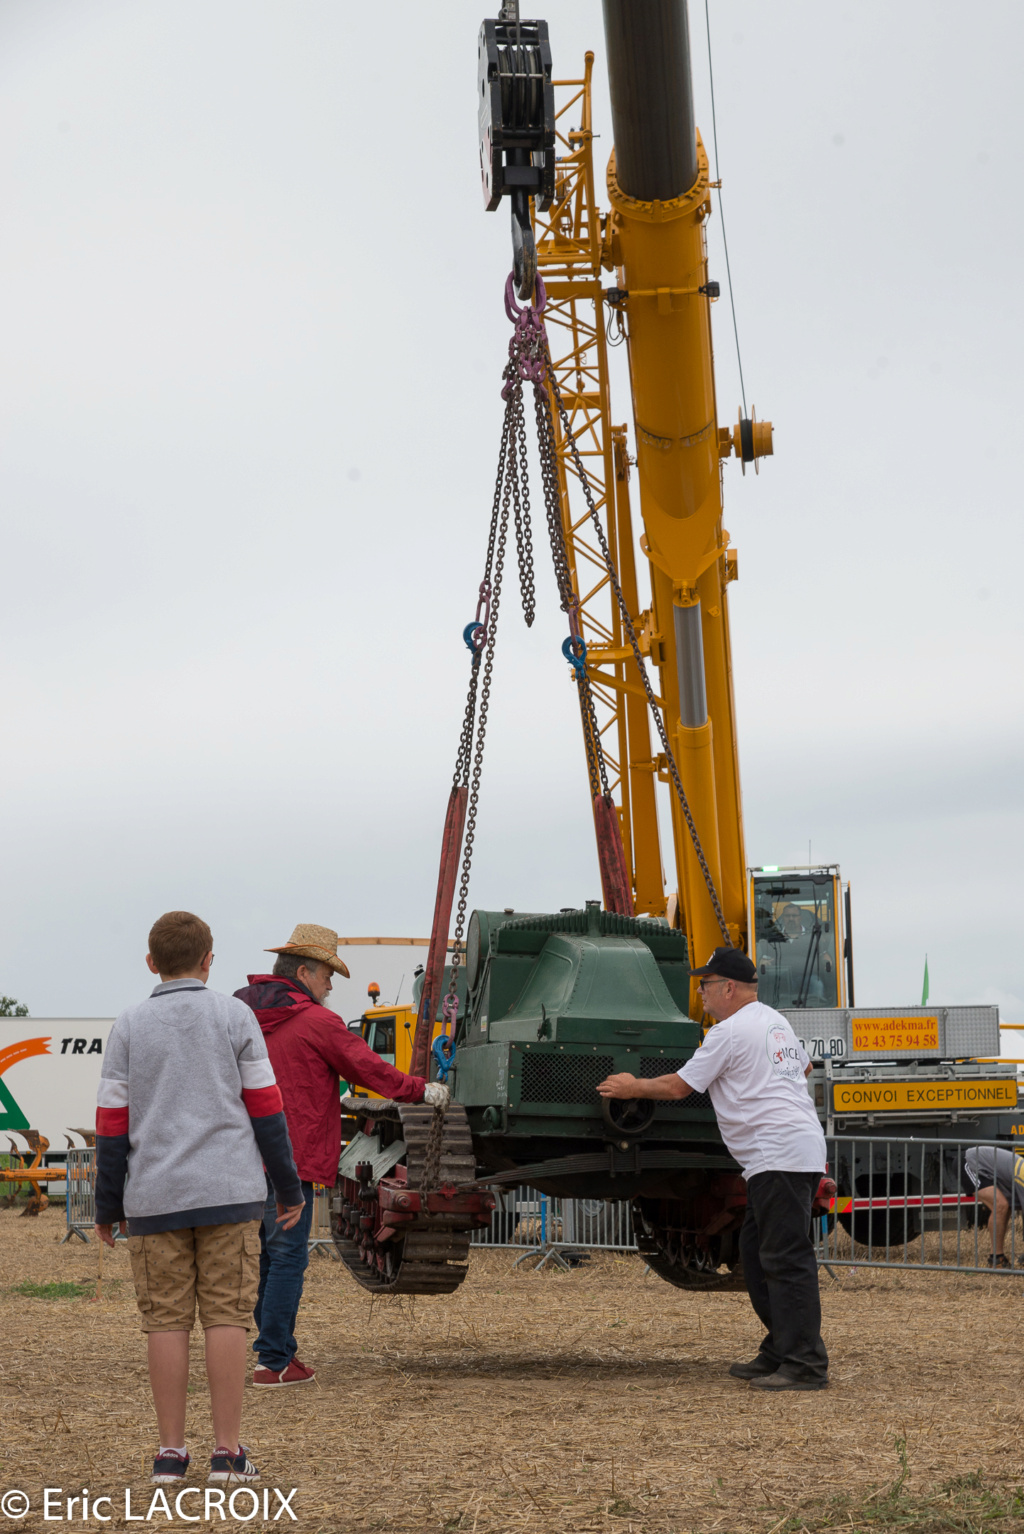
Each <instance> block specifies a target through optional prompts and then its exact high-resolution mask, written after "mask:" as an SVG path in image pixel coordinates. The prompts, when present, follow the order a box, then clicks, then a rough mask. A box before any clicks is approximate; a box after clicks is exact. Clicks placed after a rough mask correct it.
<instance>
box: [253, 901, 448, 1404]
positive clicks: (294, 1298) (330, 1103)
mask: <svg viewBox="0 0 1024 1534" xmlns="http://www.w3.org/2000/svg"><path fill="white" fill-rule="evenodd" d="M267 952H268V953H275V954H277V955H278V958H277V962H276V963H275V965H274V971H273V974H270V975H250V976H249V984H248V985H247V986H245V987H244V988H243V989H242V990H240V991H236V992H235V995H236V996H238V997H240V998H241V1000H242V1001H244V1002H245V1003H246V1005H247V1006H249V1007H251V1008H252V1010H253V1011H254V1012H255V1014H256V1017H257V1020H258V1022H259V1025H260V1028H261V1029H262V1030H263V1037H264V1040H265V1041H266V1045H267V1053H268V1055H269V1056H270V1060H271V1064H272V1065H273V1068H274V1075H275V1077H276V1079H277V1084H278V1086H279V1087H280V1089H281V1096H282V1098H283V1100H284V1114H285V1119H286V1121H287V1124H288V1133H289V1136H290V1138H291V1142H292V1150H293V1152H294V1155H295V1165H296V1167H297V1169H298V1173H299V1177H300V1179H301V1181H302V1191H303V1194H304V1196H305V1200H306V1210H305V1214H304V1216H303V1217H302V1218H300V1220H299V1222H298V1224H297V1225H296V1226H295V1227H294V1228H293V1229H292V1230H289V1231H285V1230H282V1228H281V1226H280V1225H278V1223H277V1205H276V1198H275V1195H274V1191H273V1189H272V1188H271V1187H270V1185H269V1183H268V1185H267V1212H266V1214H265V1215H264V1218H263V1224H262V1227H261V1229H260V1245H261V1251H260V1287H259V1297H258V1299H257V1301H256V1311H255V1316H256V1326H257V1331H258V1335H257V1337H256V1341H255V1343H254V1344H253V1350H254V1351H255V1353H256V1356H257V1359H258V1360H259V1362H258V1364H257V1367H256V1370H255V1372H254V1374H253V1384H254V1385H262V1386H264V1387H273V1386H279V1385H302V1384H305V1383H306V1381H307V1380H311V1379H312V1378H313V1376H314V1373H315V1371H314V1370H313V1369H311V1368H310V1367H309V1365H308V1364H304V1363H302V1362H301V1360H300V1359H298V1358H297V1357H296V1356H295V1354H296V1348H297V1343H296V1341H295V1319H296V1316H297V1315H298V1310H299V1302H300V1300H301V1299H302V1285H303V1280H304V1276H305V1272H306V1267H307V1264H308V1263H309V1228H310V1224H311V1222H312V1217H313V1184H314V1183H326V1184H327V1185H328V1186H331V1185H332V1184H333V1183H334V1182H335V1180H336V1178H337V1175H338V1160H339V1157H340V1155H341V1110H340V1107H339V1097H340V1094H339V1090H338V1083H339V1080H340V1079H342V1078H343V1079H344V1080H345V1081H347V1082H349V1083H350V1084H351V1085H354V1086H361V1087H366V1088H367V1090H368V1091H370V1092H379V1093H380V1095H381V1096H382V1097H390V1098H393V1099H394V1100H395V1101H396V1102H400V1103H420V1102H424V1101H427V1102H442V1103H443V1102H447V1100H448V1088H447V1087H443V1086H441V1085H440V1083H438V1082H432V1083H431V1084H429V1085H428V1084H427V1082H426V1081H424V1079H423V1077H422V1076H407V1075H406V1074H405V1072H404V1071H399V1070H396V1069H395V1067H394V1066H393V1065H389V1064H388V1063H387V1061H386V1060H382V1059H381V1058H380V1056H379V1055H376V1054H374V1052H373V1050H372V1049H371V1048H370V1047H369V1045H368V1044H366V1043H365V1042H364V1041H363V1040H362V1039H361V1038H360V1037H359V1035H358V1034H356V1033H351V1032H350V1031H349V1030H348V1029H347V1028H346V1027H345V1024H344V1023H343V1022H342V1020H341V1018H340V1017H339V1016H338V1014H337V1012H332V1011H331V1010H330V1008H329V1007H326V1006H324V1005H323V1003H324V1001H325V1000H326V998H327V997H328V995H329V994H330V991H331V978H332V975H335V974H338V975H344V976H345V977H346V979H347V978H348V970H347V968H346V967H345V965H344V963H343V962H342V960H341V959H339V957H338V934H337V933H336V932H332V931H331V929H330V928H329V927H317V926H314V925H313V924H312V923H309V922H306V923H300V925H299V926H297V927H296V928H295V931H294V932H293V933H292V935H291V940H290V942H287V943H284V944H283V945H282V946H281V947H280V948H268V949H267Z"/></svg>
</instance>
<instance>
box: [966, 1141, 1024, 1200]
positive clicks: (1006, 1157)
mask: <svg viewBox="0 0 1024 1534" xmlns="http://www.w3.org/2000/svg"><path fill="white" fill-rule="evenodd" d="M1018 1168H1020V1171H1021V1173H1024V1161H1022V1159H1021V1157H1019V1156H1017V1155H1015V1154H1014V1152H1013V1151H1008V1150H994V1149H993V1148H992V1146H991V1145H972V1146H971V1148H970V1150H969V1151H968V1152H967V1154H966V1156H965V1157H964V1169H965V1171H966V1172H967V1175H968V1177H969V1178H970V1179H971V1181H972V1182H973V1184H974V1186H975V1187H976V1188H991V1187H996V1188H998V1189H999V1191H1000V1193H1001V1194H1002V1195H1003V1197H1004V1198H1007V1199H1009V1201H1010V1204H1011V1205H1013V1204H1016V1206H1017V1208H1018V1209H1024V1185H1022V1184H1021V1183H1020V1182H1018V1181H1017V1180H1016V1178H1015V1177H1014V1173H1015V1172H1016V1171H1017V1170H1018Z"/></svg>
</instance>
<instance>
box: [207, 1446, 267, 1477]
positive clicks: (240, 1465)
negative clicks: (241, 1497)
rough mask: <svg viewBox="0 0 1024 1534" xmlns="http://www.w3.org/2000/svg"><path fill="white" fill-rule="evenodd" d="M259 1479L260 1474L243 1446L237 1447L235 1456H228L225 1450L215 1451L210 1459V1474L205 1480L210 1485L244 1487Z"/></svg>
mask: <svg viewBox="0 0 1024 1534" xmlns="http://www.w3.org/2000/svg"><path fill="white" fill-rule="evenodd" d="M259 1478H260V1473H259V1471H258V1470H257V1469H256V1466H255V1465H254V1464H253V1462H252V1460H251V1459H250V1458H249V1451H248V1449H246V1448H245V1447H244V1446H240V1447H239V1450H238V1453H237V1454H229V1453H228V1452H227V1450H226V1449H215V1450H214V1452H213V1454H212V1455H211V1457H210V1473H209V1475H208V1476H207V1478H206V1479H207V1482H208V1483H209V1484H210V1485H213V1486H216V1485H218V1484H220V1485H222V1486H245V1485H247V1484H248V1483H249V1482H251V1481H258V1480H259Z"/></svg>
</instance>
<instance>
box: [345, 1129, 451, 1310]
mask: <svg viewBox="0 0 1024 1534" xmlns="http://www.w3.org/2000/svg"><path fill="white" fill-rule="evenodd" d="M368 1106H369V1108H370V1111H371V1112H372V1104H368ZM433 1116H434V1110H433V1109H432V1108H431V1107H429V1106H427V1105H425V1104H423V1103H416V1104H412V1103H397V1104H395V1105H393V1107H391V1108H390V1110H389V1114H388V1117H387V1118H381V1119H376V1120H374V1119H369V1118H363V1117H362V1116H360V1120H359V1124H360V1128H361V1129H364V1130H365V1129H368V1128H372V1131H373V1134H374V1135H375V1136H377V1137H378V1138H379V1143H380V1146H381V1150H382V1151H387V1150H389V1149H392V1148H394V1149H397V1145H398V1142H399V1141H401V1142H402V1143H403V1144H404V1153H403V1155H402V1157H401V1159H400V1161H398V1162H397V1163H393V1165H392V1168H391V1170H390V1174H389V1177H388V1181H389V1183H390V1182H393V1181H394V1180H395V1179H396V1178H397V1179H401V1180H402V1181H403V1182H404V1186H405V1187H407V1188H408V1189H409V1190H410V1191H411V1192H419V1191H420V1190H421V1189H422V1187H423V1181H424V1172H425V1159H426V1153H427V1144H428V1141H429V1138H430V1129H431V1125H432V1123H433ZM403 1172H404V1179H403V1178H402V1174H403ZM475 1175H476V1160H475V1157H474V1155H473V1140H472V1136H471V1135H470V1130H469V1122H468V1120H467V1118H466V1110H465V1108H463V1107H462V1106H461V1105H460V1104H458V1103H452V1104H451V1105H450V1106H449V1108H448V1111H447V1114H446V1115H445V1120H444V1134H443V1139H442V1142H441V1169H440V1176H441V1181H442V1183H465V1182H470V1181H472V1179H473V1178H474V1177H475ZM480 1223H481V1221H480V1220H479V1219H477V1218H475V1217H474V1216H473V1215H452V1214H439V1215H438V1214H417V1215H416V1216H415V1218H414V1219H413V1220H412V1221H410V1222H408V1223H406V1224H403V1225H402V1226H401V1227H400V1228H399V1229H398V1231H396V1233H395V1234H394V1235H390V1236H389V1235H387V1231H388V1229H389V1226H388V1214H387V1211H386V1210H384V1209H382V1208H381V1206H380V1197H379V1189H378V1190H377V1191H376V1192H372V1191H369V1190H368V1188H367V1186H366V1185H364V1184H361V1183H360V1182H358V1181H356V1180H354V1179H353V1178H349V1177H343V1178H341V1179H340V1181H339V1184H338V1187H337V1188H336V1190H335V1195H334V1198H333V1199H332V1201H331V1234H332V1236H333V1238H334V1245H335V1248H336V1250H337V1252H338V1255H339V1256H340V1257H341V1260H342V1261H343V1262H344V1264H345V1266H346V1267H347V1268H348V1270H349V1272H350V1273H351V1274H352V1276H353V1278H354V1279H355V1280H356V1282H357V1283H358V1284H359V1285H361V1287H362V1288H363V1289H366V1290H368V1291H369V1293H370V1294H451V1293H452V1292H453V1291H454V1290H456V1289H457V1288H458V1287H459V1285H460V1284H461V1283H462V1281H463V1279H464V1278H465V1276H466V1274H467V1272H468V1271H469V1268H468V1258H469V1237H470V1233H471V1231H472V1230H473V1229H475V1228H477V1227H479V1225H480ZM382 1234H383V1236H384V1239H381V1236H382Z"/></svg>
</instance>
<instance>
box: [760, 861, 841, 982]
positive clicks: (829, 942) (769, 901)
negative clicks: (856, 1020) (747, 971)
mask: <svg viewBox="0 0 1024 1534" xmlns="http://www.w3.org/2000/svg"><path fill="white" fill-rule="evenodd" d="M754 962H755V963H756V965H757V984H758V990H757V998H758V1000H759V1001H763V1002H766V1003H767V1004H768V1006H770V1007H779V1008H783V1009H784V1008H787V1007H790V1008H795V1007H836V1006H838V1005H839V990H838V984H839V982H838V934H837V931H836V912H835V881H834V880H833V879H832V878H831V877H830V875H828V874H823V875H809V876H806V877H800V876H794V875H786V876H785V877H783V876H782V875H777V876H768V877H766V876H764V875H757V874H755V875H754Z"/></svg>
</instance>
